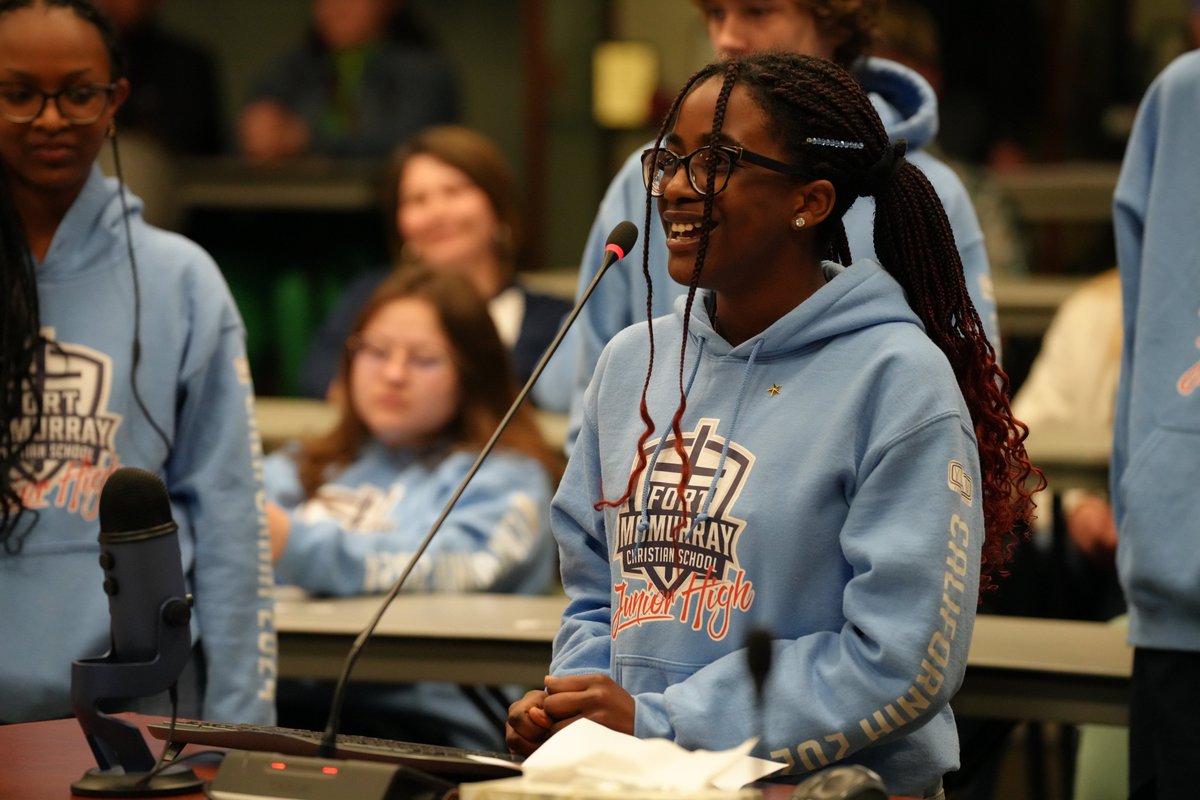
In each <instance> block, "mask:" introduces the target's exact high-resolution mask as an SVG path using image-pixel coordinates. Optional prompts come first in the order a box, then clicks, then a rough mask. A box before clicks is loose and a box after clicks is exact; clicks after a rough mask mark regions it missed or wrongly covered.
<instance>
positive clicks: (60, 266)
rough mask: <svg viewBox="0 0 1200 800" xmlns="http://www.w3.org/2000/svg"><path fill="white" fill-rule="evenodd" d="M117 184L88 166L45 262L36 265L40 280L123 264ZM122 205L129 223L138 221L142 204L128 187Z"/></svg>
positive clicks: (125, 256) (54, 278)
mask: <svg viewBox="0 0 1200 800" xmlns="http://www.w3.org/2000/svg"><path fill="white" fill-rule="evenodd" d="M118 185H119V184H118V182H117V179H116V178H106V177H104V174H103V173H102V172H100V168H99V167H98V166H93V167H92V172H91V174H90V175H89V176H88V179H87V182H86V183H84V185H83V189H82V190H81V191H80V192H79V196H78V197H76V198H75V202H74V203H72V204H71V207H70V208H69V209H68V210H67V213H66V214H65V215H64V216H63V218H62V222H60V223H59V224H58V230H57V231H55V232H54V238H53V239H52V240H51V241H50V248H49V249H48V250H47V251H46V258H45V260H44V261H43V262H42V263H41V264H40V265H39V266H38V272H39V274H40V276H41V277H42V279H51V280H57V279H62V278H67V277H70V276H71V275H72V274H75V273H79V272H83V271H91V270H94V269H103V268H108V267H111V266H113V265H114V264H116V263H121V264H124V263H125V262H126V261H127V259H128V255H127V252H128V251H127V250H126V247H125V229H124V228H125V226H124V225H123V224H122V221H121V220H122V216H123V215H124V213H125V211H124V209H122V208H121V197H120V195H119V194H118ZM125 203H126V205H127V206H128V209H129V218H130V224H131V225H132V224H137V223H138V222H140V220H141V216H142V201H141V200H140V199H138V198H137V197H136V196H134V195H133V193H131V192H130V191H129V189H128V187H126V189H125ZM117 245H119V246H117Z"/></svg>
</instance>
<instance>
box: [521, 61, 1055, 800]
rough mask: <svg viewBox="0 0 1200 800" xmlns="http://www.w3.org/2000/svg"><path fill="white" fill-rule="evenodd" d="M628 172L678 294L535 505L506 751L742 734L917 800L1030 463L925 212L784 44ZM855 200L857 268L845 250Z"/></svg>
mask: <svg viewBox="0 0 1200 800" xmlns="http://www.w3.org/2000/svg"><path fill="white" fill-rule="evenodd" d="M643 164H644V167H645V171H644V176H645V180H646V185H647V189H648V194H649V195H651V197H646V198H645V199H644V200H643V202H644V203H645V204H646V206H649V205H650V203H651V202H652V200H653V198H654V197H657V206H658V210H659V212H660V214H661V217H662V219H663V226H664V230H665V233H666V241H667V244H666V248H667V251H668V252H667V256H666V261H667V266H668V269H669V271H670V275H671V277H672V278H673V279H674V280H675V281H677V282H680V283H684V284H687V285H688V293H687V295H685V296H684V297H683V298H681V299H680V300H679V301H677V302H676V305H675V309H674V312H673V313H672V314H670V315H667V316H663V317H659V318H657V319H655V320H653V321H652V322H651V323H649V324H639V325H636V326H633V327H630V328H628V329H626V330H625V331H623V332H622V333H621V334H620V335H618V336H617V337H616V338H615V339H614V340H613V342H612V343H611V344H610V345H609V346H608V347H607V348H606V349H605V352H604V354H603V355H602V356H601V358H600V362H599V364H598V367H597V370H596V375H595V378H594V379H593V381H592V383H591V385H590V386H589V387H588V391H587V396H586V402H585V405H584V408H585V413H584V417H583V427H582V429H581V433H580V436H579V440H578V442H577V444H576V447H575V450H574V452H573V453H572V456H571V459H570V462H569V464H568V466H567V470H566V474H565V475H564V478H563V481H562V484H561V487H560V489H559V491H558V494H557V495H556V496H555V499H554V505H553V510H552V517H551V524H552V528H553V531H554V536H555V539H556V541H557V542H558V545H559V551H560V559H561V562H562V576H563V584H564V587H565V588H566V591H567V594H568V597H569V599H570V601H569V605H568V607H567V609H566V612H565V615H564V621H563V626H562V628H561V629H560V631H559V633H558V635H557V637H556V639H555V642H554V657H553V660H552V662H551V664H550V669H549V672H550V674H549V676H548V677H547V679H546V683H545V688H544V690H543V689H539V690H536V691H532V692H529V693H528V694H527V695H526V696H525V697H524V698H522V699H521V700H520V701H518V702H517V703H515V704H514V705H513V706H512V707H511V708H510V709H509V718H508V730H507V741H508V744H509V747H510V749H512V750H513V751H515V752H518V753H529V752H532V751H533V750H535V749H536V748H537V747H538V746H539V745H540V744H541V743H542V742H543V741H544V740H545V739H546V738H547V737H548V736H550V735H551V734H553V733H554V732H555V731H557V730H560V729H561V728H562V727H563V726H566V725H569V724H570V723H571V722H573V721H574V720H576V719H578V718H581V717H586V718H589V719H592V720H594V721H597V722H600V723H601V724H604V725H606V726H608V727H611V728H614V729H616V730H619V731H623V732H625V733H631V734H634V735H636V736H639V737H665V738H668V739H672V740H674V741H675V742H677V743H678V744H680V745H682V746H684V747H687V748H706V749H723V748H728V747H732V746H735V745H737V744H739V743H741V742H742V741H744V740H746V739H750V738H752V737H756V736H761V737H762V738H761V741H760V742H759V743H758V744H757V745H756V746H755V750H754V752H755V754H756V755H760V756H763V757H767V758H773V759H775V760H778V761H780V762H783V763H785V764H786V765H787V767H786V769H785V772H784V773H783V774H784V778H785V779H786V780H791V781H797V780H799V779H800V778H801V777H802V776H803V775H804V773H806V772H809V771H812V770H816V769H819V768H821V767H823V766H827V765H829V764H831V763H834V762H842V761H844V762H854V763H860V764H864V765H867V766H869V767H870V768H872V769H874V770H875V771H877V772H878V773H879V774H880V775H882V776H883V778H884V780H885V782H886V785H887V787H888V789H889V791H890V792H892V793H893V794H902V795H911V796H915V797H940V796H942V789H941V779H942V776H943V775H944V774H945V773H946V772H947V771H950V770H953V769H956V768H957V767H958V741H957V735H956V732H955V724H954V717H953V714H952V713H951V711H950V707H949V702H950V699H951V698H952V697H953V695H954V692H955V690H956V689H957V687H958V685H959V682H960V681H961V680H962V676H963V672H964V669H965V666H966V655H967V650H968V647H969V644H970V639H971V630H972V626H973V622H974V618H975V608H976V603H977V600H978V589H979V586H980V584H981V582H982V584H983V586H985V587H988V586H991V585H993V582H994V578H995V576H996V574H997V571H998V570H1001V569H1002V568H1003V564H1004V561H1005V557H1006V554H1007V552H1008V548H1009V547H1010V545H1011V544H1012V542H1013V540H1014V533H1013V530H1014V526H1016V525H1018V524H1020V523H1021V522H1022V521H1026V520H1027V519H1028V517H1029V514H1030V506H1031V503H1030V499H1029V498H1030V490H1029V488H1028V487H1027V486H1026V485H1025V484H1026V481H1027V479H1028V478H1029V477H1030V475H1031V472H1032V467H1031V465H1030V464H1029V461H1028V458H1027V456H1026V454H1025V451H1024V445H1023V438H1024V430H1023V428H1022V426H1021V425H1020V424H1019V423H1017V422H1016V421H1015V420H1014V419H1013V418H1012V415H1011V412H1010V411H1009V408H1008V400H1007V398H1006V396H1005V394H1004V390H1003V388H1002V387H1003V384H1004V383H1005V378H1004V374H1003V372H1002V371H1001V370H1000V369H999V367H997V365H996V362H995V359H994V357H993V356H992V351H991V349H990V347H989V345H988V343H987V339H986V335H985V333H984V328H983V325H982V322H981V321H980V319H979V316H978V314H977V312H976V311H975V309H974V307H973V305H972V304H971V301H970V298H969V296H968V294H967V291H966V286H965V284H964V282H963V279H962V266H961V264H960V262H959V258H958V253H957V250H956V249H955V247H954V240H953V236H952V233H951V230H950V226H949V224H948V222H947V220H946V216H945V213H944V212H943V210H942V208H941V205H940V203H939V202H938V200H937V195H936V193H935V192H934V190H933V187H932V186H931V185H930V183H929V181H928V180H927V178H926V177H925V176H924V174H923V173H922V171H921V170H919V169H918V168H916V167H915V166H913V165H912V164H910V163H908V162H907V160H906V159H905V157H904V147H903V144H900V145H894V144H891V143H890V141H889V138H888V135H887V132H886V130H885V129H884V127H883V124H882V123H881V121H880V119H879V116H878V114H877V113H876V111H875V110H874V108H873V107H872V105H871V103H870V100H869V98H868V96H867V95H866V93H865V92H864V91H863V90H862V88H861V87H860V86H859V84H858V83H857V82H856V81H855V80H854V78H853V77H852V76H851V75H850V74H848V73H846V72H845V71H843V70H842V69H840V68H839V67H837V66H836V65H835V64H833V63H832V62H828V61H824V60H821V59H817V58H812V57H806V56H796V55H790V54H778V53H776V54H760V55H754V56H747V57H744V58H739V59H734V60H732V61H730V62H728V63H718V64H714V65H710V66H708V67H706V68H705V69H703V70H701V71H700V72H699V73H697V75H696V76H694V77H693V79H692V80H691V81H689V83H688V84H687V85H686V86H685V87H684V90H683V91H682V92H681V93H680V95H679V97H678V98H677V99H676V100H675V104H674V105H673V107H672V110H671V112H670V113H669V115H668V118H667V122H666V123H665V124H664V129H663V133H662V134H661V135H660V139H659V144H658V146H657V147H656V148H655V149H653V150H652V151H651V152H650V153H649V154H648V155H647V157H646V159H645V161H644V162H643ZM862 195H867V196H871V197H873V198H874V199H875V203H876V208H877V210H878V218H877V221H876V243H877V246H878V248H879V251H880V255H881V257H882V258H883V263H884V264H886V265H887V267H886V268H884V267H881V266H880V264H879V263H877V262H875V261H873V260H870V259H858V260H853V261H852V260H851V259H850V258H849V254H848V253H847V246H846V238H845V231H844V229H843V226H842V224H841V222H842V217H843V216H844V215H845V213H846V211H847V209H848V208H849V207H850V206H851V204H852V203H853V202H854V201H855V199H856V197H858V196H862ZM826 253H832V254H834V255H835V256H836V260H825V259H823V258H822V256H823V255H824V254H826ZM755 630H765V631H766V632H767V633H768V634H769V635H770V637H771V639H772V651H773V655H772V662H773V664H774V666H773V667H772V668H771V672H770V674H769V675H768V676H767V678H766V682H765V686H764V690H763V696H762V698H761V702H756V701H757V700H758V698H756V695H755V687H754V682H753V680H752V679H751V676H750V674H749V673H748V670H747V658H746V652H745V643H746V641H747V638H748V636H749V634H751V632H753V631H755Z"/></svg>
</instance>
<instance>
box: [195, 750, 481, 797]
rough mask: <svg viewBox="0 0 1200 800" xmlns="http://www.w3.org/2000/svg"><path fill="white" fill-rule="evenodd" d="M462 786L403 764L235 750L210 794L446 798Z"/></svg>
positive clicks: (228, 795) (223, 766)
mask: <svg viewBox="0 0 1200 800" xmlns="http://www.w3.org/2000/svg"><path fill="white" fill-rule="evenodd" d="M457 791H458V785H457V784H455V783H451V782H450V781H446V780H442V779H441V778H436V777H434V776H432V775H428V774H426V773H423V772H420V771H419V770H414V769H409V768H408V767H404V766H401V765H399V764H381V763H378V762H374V761H346V760H344V759H340V758H320V757H314V756H286V755H280V754H279V753H261V752H254V751H247V750H234V751H232V752H230V753H229V754H228V755H226V756H225V759H224V760H223V761H222V762H221V769H220V770H219V771H218V772H217V777H216V778H214V779H213V781H212V783H211V784H209V786H208V789H207V794H208V796H209V797H211V798H213V800H249V799H250V798H258V797H273V798H293V799H294V800H351V798H378V800H441V798H450V797H455V796H457Z"/></svg>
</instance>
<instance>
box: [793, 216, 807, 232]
mask: <svg viewBox="0 0 1200 800" xmlns="http://www.w3.org/2000/svg"><path fill="white" fill-rule="evenodd" d="M792 224H793V225H795V226H796V230H800V229H801V228H803V227H804V226H805V225H807V224H808V220H806V219H805V218H804V217H796V218H795V219H794V220H792Z"/></svg>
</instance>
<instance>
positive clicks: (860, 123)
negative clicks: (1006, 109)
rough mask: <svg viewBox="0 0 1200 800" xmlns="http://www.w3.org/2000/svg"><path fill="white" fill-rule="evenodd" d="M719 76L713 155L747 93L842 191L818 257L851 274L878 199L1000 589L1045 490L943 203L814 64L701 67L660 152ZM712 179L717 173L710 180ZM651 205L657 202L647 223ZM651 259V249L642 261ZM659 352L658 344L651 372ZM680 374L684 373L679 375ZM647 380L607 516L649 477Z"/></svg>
mask: <svg viewBox="0 0 1200 800" xmlns="http://www.w3.org/2000/svg"><path fill="white" fill-rule="evenodd" d="M717 76H722V78H723V81H724V83H723V86H722V91H721V95H720V97H719V99H718V101H717V106H716V112H715V118H714V120H713V126H712V132H713V134H712V146H713V147H715V146H716V145H717V144H718V141H719V139H718V136H719V133H720V129H721V123H722V118H723V112H724V107H725V101H726V100H727V98H728V96H729V92H730V91H731V90H732V87H733V85H734V84H735V82H740V83H741V84H742V85H743V86H744V87H745V88H746V90H747V92H748V93H749V95H750V97H751V98H752V99H753V101H754V102H755V104H756V105H758V106H759V107H760V108H761V109H762V110H763V112H764V115H765V116H766V118H767V125H768V127H769V130H768V132H769V133H770V134H771V135H772V136H773V137H775V139H776V140H777V141H779V142H781V143H782V144H783V149H784V151H785V152H786V153H787V155H788V157H789V158H788V160H789V161H790V163H792V164H796V165H798V166H801V167H803V168H804V173H805V175H806V176H808V179H810V180H819V179H824V180H828V181H830V182H831V183H832V184H833V186H834V188H835V190H836V200H835V203H834V207H833V210H832V212H831V213H830V214H829V216H828V217H827V218H826V219H825V220H824V221H823V222H822V223H821V225H820V226H819V227H818V228H817V230H816V232H815V233H816V237H817V238H816V243H817V246H818V252H822V251H823V252H824V253H825V255H826V257H827V258H828V259H830V260H831V261H835V262H837V263H839V264H843V265H846V266H849V265H850V263H851V254H850V246H849V242H848V240H847V238H846V230H845V226H844V225H843V224H842V217H843V216H844V214H845V213H846V211H847V210H848V209H849V208H850V206H851V205H853V203H854V202H855V200H856V199H857V198H858V197H860V196H871V197H874V199H875V228H874V243H875V252H876V254H877V256H878V258H879V261H880V263H881V264H882V265H883V267H884V268H885V269H886V270H887V271H888V272H889V273H890V274H891V275H892V277H894V278H895V279H896V281H897V282H898V283H899V284H900V285H901V287H902V288H903V289H904V292H905V296H906V297H907V299H908V303H909V305H910V306H911V307H912V309H913V311H914V312H915V313H916V314H917V316H918V317H919V318H920V320H921V322H922V324H923V325H924V326H925V331H926V334H927V335H928V336H929V338H930V339H931V340H932V341H933V342H934V343H935V344H936V345H937V346H938V347H939V348H940V349H941V350H942V352H943V353H944V354H945V355H946V358H947V359H948V361H949V362H950V366H951V368H952V369H953V371H954V375H955V378H956V380H957V382H958V385H959V388H960V390H961V391H962V394H963V398H964V400H965V402H966V405H967V408H968V410H969V412H970V414H971V421H972V424H973V425H974V428H975V435H976V439H977V442H978V447H979V459H980V470H981V478H982V482H983V487H982V494H983V513H984V525H985V539H984V544H983V564H982V575H981V578H980V587H981V589H982V590H991V589H994V588H996V585H997V584H996V580H997V578H999V577H1001V576H1003V575H1004V574H1005V573H1006V569H1005V564H1006V563H1007V562H1008V560H1009V558H1010V557H1011V554H1012V550H1013V548H1015V547H1016V545H1017V544H1018V543H1019V542H1020V540H1021V539H1022V538H1023V537H1024V536H1026V535H1027V534H1028V530H1029V526H1030V523H1031V522H1032V519H1033V506H1034V504H1033V501H1032V495H1033V494H1034V493H1035V492H1036V491H1038V490H1039V489H1040V488H1042V487H1044V485H1045V481H1044V478H1043V476H1042V474H1041V471H1040V470H1038V469H1037V468H1036V467H1035V466H1033V464H1032V463H1031V462H1030V460H1029V456H1028V454H1027V453H1026V451H1025V444H1024V442H1025V438H1026V436H1027V435H1028V432H1029V429H1028V428H1027V427H1026V426H1025V425H1024V424H1023V423H1021V422H1019V421H1018V420H1016V419H1015V418H1014V417H1013V415H1012V409H1011V407H1010V405H1009V381H1008V376H1007V375H1006V374H1005V373H1004V371H1003V370H1002V369H1001V368H1000V366H999V365H998V364H997V363H996V353H995V350H994V349H993V347H992V345H991V343H990V342H989V341H988V339H987V336H986V334H985V333H984V328H983V323H982V321H981V320H980V318H979V314H978V312H977V311H976V310H975V306H974V304H973V303H972V302H971V298H970V295H969V293H968V291H967V285H966V280H965V278H964V277H963V268H962V260H961V258H960V257H959V254H958V249H957V247H956V245H955V242H954V234H953V232H952V230H951V228H950V223H949V220H948V219H947V218H946V212H945V209H944V208H943V207H942V204H941V201H940V200H939V199H938V196H937V193H936V192H935V191H934V189H933V186H932V185H931V184H930V183H929V180H928V179H927V178H926V177H925V175H924V173H922V172H921V170H920V169H918V168H917V167H915V166H913V165H912V164H911V163H909V162H908V161H906V160H905V159H904V152H905V143H904V142H903V141H899V142H895V143H892V142H890V141H889V139H888V136H887V132H886V130H885V129H884V127H883V123H882V121H881V120H880V119H879V115H878V114H877V113H876V112H875V109H874V107H873V106H872V104H871V101H870V98H868V97H867V95H866V93H865V92H864V91H863V89H862V87H861V86H860V85H859V84H858V82H857V81H856V80H855V79H854V78H853V77H852V76H851V75H850V74H849V73H847V72H846V71H844V70H843V69H841V68H840V67H838V66H837V65H835V64H833V63H831V62H828V61H825V60H823V59H820V58H815V57H811V56H802V55H796V54H791V53H758V54H753V55H748V56H743V57H741V58H737V59H733V60H731V61H728V62H719V63H714V64H710V65H708V66H706V67H704V68H702V69H701V70H700V71H699V72H697V73H696V74H695V75H693V76H692V77H691V78H690V79H689V80H688V82H687V84H686V85H685V86H684V88H683V90H682V91H681V92H680V94H679V95H678V96H677V97H676V98H675V101H674V103H673V104H672V106H671V110H670V112H669V113H668V115H667V117H666V119H665V121H664V123H663V126H662V129H661V130H660V133H659V136H658V139H657V140H656V142H655V147H658V146H659V145H660V144H661V141H662V139H663V138H664V137H665V135H666V132H667V131H668V130H669V129H670V126H671V125H672V124H673V122H674V118H675V115H676V114H677V112H678V109H679V106H680V104H681V103H682V101H683V98H684V97H686V95H687V94H688V92H689V91H690V90H691V89H692V87H694V86H695V85H697V84H699V83H701V82H703V81H706V80H708V79H712V78H715V77H717ZM713 173H714V171H713V170H709V174H710V180H711V179H712V178H713V177H714V175H713ZM711 188H712V187H711V184H710V187H709V193H708V196H707V197H706V198H705V203H704V211H703V213H704V224H703V225H702V226H701V242H700V246H699V248H698V252H697V257H696V266H695V270H694V272H693V275H692V279H691V282H690V286H689V293H688V312H687V313H685V315H684V325H685V329H684V334H683V342H684V346H685V347H686V343H687V338H688V337H687V328H686V326H687V324H688V321H689V319H690V316H691V315H690V306H691V301H692V297H693V296H694V294H695V292H696V287H697V283H698V279H699V274H700V271H701V269H702V268H703V262H704V254H705V250H706V246H707V241H708V231H709V225H708V220H709V217H710V214H711V210H712V191H711ZM652 202H653V199H652V198H650V197H649V192H647V219H648V220H649V219H650V208H651V203H652ZM645 252H646V251H645V249H643V257H645ZM653 346H654V344H653V338H652V339H651V342H650V348H651V361H650V369H652V368H653ZM681 362H682V359H681ZM682 369H683V368H682V363H681V367H680V370H681V375H682ZM649 381H650V375H649V369H648V371H647V378H646V383H645V385H644V386H643V392H642V418H643V420H644V421H645V422H646V425H647V430H646V431H645V432H644V433H643V436H642V437H641V439H640V440H639V442H638V463H637V465H636V467H635V470H634V472H633V474H632V475H631V476H630V479H629V483H628V485H627V487H626V493H625V495H624V496H623V497H622V498H619V499H618V500H616V501H607V500H605V501H601V503H600V504H598V507H599V506H600V505H614V506H615V505H620V504H621V503H623V502H625V501H626V500H628V498H629V496H630V495H631V494H632V490H633V487H634V486H635V485H636V482H637V480H638V479H639V478H640V474H641V472H642V471H643V470H644V468H645V464H646V456H645V455H644V451H643V444H644V442H645V441H646V439H647V438H648V437H649V435H650V434H651V433H652V430H653V423H652V422H651V421H650V419H649V414H648V412H647V410H646V405H645V403H646V401H645V397H646V387H647V386H648V385H649ZM684 407H685V400H684V396H683V387H682V378H681V384H680V404H679V408H678V410H677V412H676V415H675V418H674V420H673V423H672V426H673V433H674V435H675V450H676V452H677V453H679V454H680V456H681V458H680V460H681V462H682V463H683V465H684V471H683V474H682V475H681V480H680V489H681V491H680V492H679V494H680V496H681V497H682V495H683V492H682V489H683V488H684V487H685V486H686V483H687V480H688V477H689V476H688V475H687V464H688V459H687V458H684V457H683V450H682V436H681V435H680V430H679V420H680V418H681V416H682V413H683V410H684ZM686 514H687V509H686V507H684V508H683V515H684V516H686ZM678 530H679V527H677V528H676V532H677V531H678Z"/></svg>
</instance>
